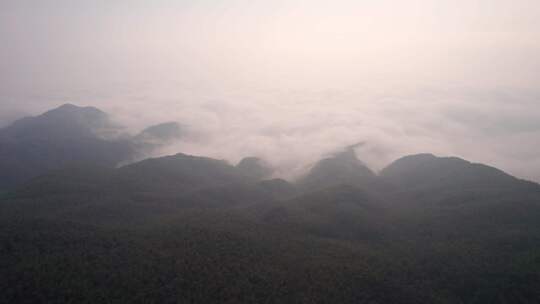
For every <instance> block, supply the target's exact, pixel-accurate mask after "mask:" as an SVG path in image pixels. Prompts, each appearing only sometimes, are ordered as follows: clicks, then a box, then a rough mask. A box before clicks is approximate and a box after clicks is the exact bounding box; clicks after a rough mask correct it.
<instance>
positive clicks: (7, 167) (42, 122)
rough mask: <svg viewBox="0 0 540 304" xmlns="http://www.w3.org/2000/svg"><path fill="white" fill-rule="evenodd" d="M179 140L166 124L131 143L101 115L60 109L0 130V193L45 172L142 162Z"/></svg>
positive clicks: (87, 110)
mask: <svg viewBox="0 0 540 304" xmlns="http://www.w3.org/2000/svg"><path fill="white" fill-rule="evenodd" d="M181 135H182V130H181V127H180V125H179V124H178V123H174V122H170V123H163V124H159V125H155V126H151V127H149V128H147V129H145V130H143V131H142V132H141V133H139V134H138V135H136V136H133V137H130V136H129V135H127V134H124V133H123V130H122V128H121V127H120V126H118V125H117V124H115V123H114V122H112V121H111V119H110V118H109V116H108V115H107V114H106V113H104V112H102V111H101V110H99V109H96V108H94V107H78V106H75V105H72V104H65V105H62V106H60V107H58V108H56V109H53V110H50V111H48V112H46V113H44V114H42V115H39V116H36V117H25V118H22V119H20V120H17V121H15V122H14V123H13V124H11V125H9V126H7V127H5V128H3V129H0V170H1V171H2V174H1V175H0V191H2V190H7V189H13V188H14V187H16V186H18V185H20V184H22V183H24V182H25V181H28V180H29V179H31V178H33V177H36V176H39V175H41V174H44V173H46V172H48V171H50V170H55V169H61V168H64V167H70V166H81V165H94V166H98V167H115V166H117V165H119V164H123V163H129V162H132V161H133V160H137V159H144V158H145V157H146V156H147V155H150V154H151V153H152V152H153V151H154V150H155V149H157V148H160V147H162V146H164V145H167V144H170V143H172V142H173V141H175V140H177V139H179V138H180V137H181Z"/></svg>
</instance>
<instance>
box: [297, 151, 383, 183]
mask: <svg viewBox="0 0 540 304" xmlns="http://www.w3.org/2000/svg"><path fill="white" fill-rule="evenodd" d="M355 147H356V145H355V146H350V147H347V148H346V149H345V150H344V151H342V152H338V153H335V154H334V155H332V156H331V157H328V158H325V159H323V160H321V161H319V162H318V163H316V164H315V165H314V166H313V167H312V168H311V170H310V171H309V173H308V174H307V175H306V176H304V177H303V178H301V179H300V180H299V184H300V185H302V186H303V187H307V188H308V189H324V188H327V187H331V186H336V185H341V184H345V185H371V184H373V182H375V180H376V179H377V176H376V175H375V173H374V172H373V171H371V169H369V168H368V167H367V166H366V165H365V164H364V163H363V162H362V161H361V160H359V159H358V157H357V156H356V153H355V151H354V148H355Z"/></svg>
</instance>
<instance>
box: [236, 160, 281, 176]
mask: <svg viewBox="0 0 540 304" xmlns="http://www.w3.org/2000/svg"><path fill="white" fill-rule="evenodd" d="M236 168H237V169H238V170H239V171H240V172H242V174H243V175H245V176H247V177H250V178H252V179H254V180H262V179H265V178H268V177H270V175H272V171H273V170H272V169H271V168H270V166H269V165H268V164H266V163H265V162H264V161H263V160H262V159H260V158H257V157H246V158H243V159H242V160H241V161H240V162H239V163H238V164H237V165H236Z"/></svg>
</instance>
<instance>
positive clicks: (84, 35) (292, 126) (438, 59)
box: [0, 0, 540, 181]
mask: <svg viewBox="0 0 540 304" xmlns="http://www.w3.org/2000/svg"><path fill="white" fill-rule="evenodd" d="M83 2H84V3H83ZM65 102H72V103H76V104H81V105H93V106H97V107H100V108H102V109H103V110H106V111H108V112H110V113H112V114H114V115H115V116H116V118H117V119H119V120H121V121H122V122H123V123H125V124H126V125H127V126H129V127H131V128H133V129H134V130H135V129H140V128H142V127H143V126H144V125H146V124H149V123H154V122H160V121H168V120H176V121H179V122H181V123H184V124H186V125H189V126H190V130H192V135H191V138H190V139H189V140H188V141H186V142H184V143H182V144H180V145H178V146H175V147H171V148H169V149H168V150H167V151H164V153H174V152H178V151H183V152H187V153H195V154H205V155H210V156H215V157H222V158H226V159H229V160H231V161H236V160H238V159H239V158H240V157H242V156H244V155H251V154H255V155H258V156H262V157H265V158H267V159H269V160H270V161H271V162H273V163H274V164H276V165H278V166H279V167H281V168H287V170H285V171H287V172H283V174H285V175H287V174H291V173H290V172H293V174H294V172H301V171H302V170H303V169H304V168H305V167H306V166H308V165H309V164H310V163H312V162H313V161H315V160H316V159H318V158H319V157H321V155H324V154H326V153H330V152H332V151H334V150H335V149H337V148H339V147H340V146H343V145H347V144H350V143H355V142H358V141H367V143H368V144H367V145H366V146H365V147H364V148H362V149H360V150H358V151H357V152H358V154H359V156H360V157H361V158H362V159H364V160H365V161H366V162H368V163H369V164H370V165H371V166H372V167H374V168H375V169H378V168H380V167H382V166H384V165H386V164H387V163H388V162H390V161H391V160H393V159H395V158H397V157H399V156H401V155H403V154H406V153H416V152H426V151H428V152H434V153H437V154H440V155H457V156H461V157H464V158H467V159H470V160H473V161H479V162H485V163H488V164H492V165H495V166H497V167H500V168H502V169H505V170H507V171H509V172H511V173H513V174H516V175H518V176H520V177H525V178H529V179H535V180H537V181H540V1H537V0H514V1H509V0H453V1H450V0H430V1H428V0H408V1H397V0H396V1H390V0H356V1H352V0H341V1H340V0H334V1H321V0H310V1H308V0H289V1H285V0H272V1H259V0H230V1H224V0H221V1H220V0H213V1H210V0H197V1H195V0H192V1H187V0H186V1H181V0H176V1H173V0H153V1H150V0H148V1H140V0H139V1H137V0H115V1H110V0H109V1H105V0H103V1H98V0H96V1H72V0H70V1H68V0H56V1H53V0H34V1H28V0H1V1H0V125H5V124H7V123H8V122H10V121H11V120H13V119H15V118H17V117H20V116H21V115H24V114H37V113H39V112H41V111H43V110H46V109H48V108H51V107H54V106H57V105H60V104H62V103H65ZM291 170H292V171H291Z"/></svg>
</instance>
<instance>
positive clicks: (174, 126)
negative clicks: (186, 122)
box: [136, 122, 182, 144]
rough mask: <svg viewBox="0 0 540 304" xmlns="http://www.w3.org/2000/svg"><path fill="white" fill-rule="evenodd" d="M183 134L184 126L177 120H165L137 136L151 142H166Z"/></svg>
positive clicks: (143, 140) (138, 139) (140, 139)
mask: <svg viewBox="0 0 540 304" xmlns="http://www.w3.org/2000/svg"><path fill="white" fill-rule="evenodd" d="M181 136H182V127H181V126H180V124H179V123H177V122H165V123H161V124H157V125H153V126H150V127H148V128H146V129H144V130H143V131H142V132H141V133H139V135H137V136H136V140H137V141H142V142H146V143H151V144H164V143H169V142H171V141H174V140H177V139H179V138H180V137H181Z"/></svg>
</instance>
